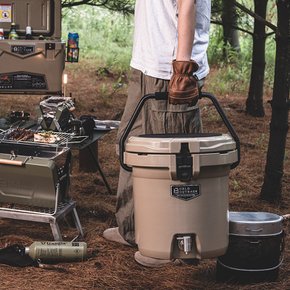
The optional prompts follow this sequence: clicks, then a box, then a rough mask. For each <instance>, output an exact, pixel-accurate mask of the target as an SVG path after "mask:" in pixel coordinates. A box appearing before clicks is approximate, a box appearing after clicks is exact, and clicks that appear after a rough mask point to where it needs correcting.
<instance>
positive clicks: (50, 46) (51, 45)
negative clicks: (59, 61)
mask: <svg viewBox="0 0 290 290" xmlns="http://www.w3.org/2000/svg"><path fill="white" fill-rule="evenodd" d="M45 49H46V50H54V49H55V43H53V42H48V43H46V44H45Z"/></svg>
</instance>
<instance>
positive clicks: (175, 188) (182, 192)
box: [170, 184, 201, 200]
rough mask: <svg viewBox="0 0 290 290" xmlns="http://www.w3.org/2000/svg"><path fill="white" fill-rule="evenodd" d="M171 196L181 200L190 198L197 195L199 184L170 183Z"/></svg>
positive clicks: (198, 193) (198, 194)
mask: <svg viewBox="0 0 290 290" xmlns="http://www.w3.org/2000/svg"><path fill="white" fill-rule="evenodd" d="M170 188H171V196H173V197H175V198H178V199H181V200H191V199H193V198H196V197H199V196H200V195H201V193H200V185H191V184H189V185H171V186H170Z"/></svg>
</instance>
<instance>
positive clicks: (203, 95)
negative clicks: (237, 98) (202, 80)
mask: <svg viewBox="0 0 290 290" xmlns="http://www.w3.org/2000/svg"><path fill="white" fill-rule="evenodd" d="M167 98H168V93H167V92H157V93H155V94H148V95H145V96H144V97H143V98H142V99H141V100H140V102H139V103H138V105H137V107H136V109H135V111H134V113H133V115H132V117H131V118H130V120H129V122H128V125H127V127H126V128H125V130H124V133H123V134H122V136H121V138H120V142H119V160H120V164H121V166H122V167H123V168H124V169H125V170H126V171H132V167H130V166H128V165H126V164H125V163H124V151H125V142H126V139H127V137H128V135H129V133H130V131H131V129H132V127H133V125H134V123H135V121H136V119H137V117H138V116H139V114H140V112H141V109H142V107H143V105H144V103H145V102H146V101H147V100H149V99H155V100H167ZM199 98H200V99H202V98H207V99H210V100H211V101H212V103H213V105H214V106H215V108H216V110H217V112H218V113H219V115H220V117H221V118H222V120H223V122H224V124H225V125H226V127H227V129H228V130H229V132H230V134H231V135H232V137H233V139H234V140H235V142H236V148H237V153H238V160H237V162H235V163H233V164H232V165H231V169H233V168H236V167H237V166H238V165H239V163H240V140H239V137H238V135H237V134H236V132H235V130H234V128H233V126H232V125H231V123H230V122H229V120H228V118H227V117H226V115H225V113H224V111H223V110H222V108H221V106H220V105H219V103H218V101H217V99H216V98H215V97H214V96H213V95H212V94H210V93H205V92H202V93H201V94H200V97H199Z"/></svg>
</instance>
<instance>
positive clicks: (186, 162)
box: [176, 143, 192, 181]
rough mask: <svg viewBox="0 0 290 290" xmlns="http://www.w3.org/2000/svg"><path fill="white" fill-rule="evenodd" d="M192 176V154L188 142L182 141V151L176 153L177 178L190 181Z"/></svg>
mask: <svg viewBox="0 0 290 290" xmlns="http://www.w3.org/2000/svg"><path fill="white" fill-rule="evenodd" d="M191 178H192V156H191V154H190V151H189V147H188V143H181V148H180V152H179V153H178V154H176V179H177V180H180V181H190V180H191Z"/></svg>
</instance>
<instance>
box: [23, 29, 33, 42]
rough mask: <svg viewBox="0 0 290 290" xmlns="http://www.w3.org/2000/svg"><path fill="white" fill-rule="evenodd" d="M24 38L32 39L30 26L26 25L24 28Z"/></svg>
mask: <svg viewBox="0 0 290 290" xmlns="http://www.w3.org/2000/svg"><path fill="white" fill-rule="evenodd" d="M25 39H28V40H29V39H32V30H31V26H26V29H25Z"/></svg>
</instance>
